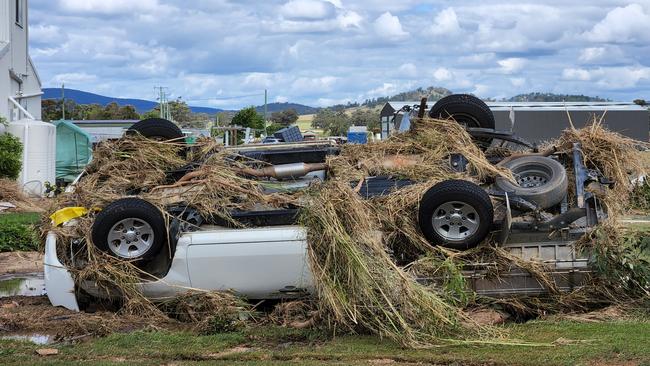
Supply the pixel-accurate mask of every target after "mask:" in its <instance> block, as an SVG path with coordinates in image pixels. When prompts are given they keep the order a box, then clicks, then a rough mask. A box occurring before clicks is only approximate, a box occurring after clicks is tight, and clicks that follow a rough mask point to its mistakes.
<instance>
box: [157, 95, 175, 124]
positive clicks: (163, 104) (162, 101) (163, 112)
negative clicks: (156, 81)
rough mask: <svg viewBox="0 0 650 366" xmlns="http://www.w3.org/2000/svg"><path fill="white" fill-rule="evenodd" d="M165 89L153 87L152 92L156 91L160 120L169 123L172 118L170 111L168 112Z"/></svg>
mask: <svg viewBox="0 0 650 366" xmlns="http://www.w3.org/2000/svg"><path fill="white" fill-rule="evenodd" d="M165 89H167V88H166V87H164V86H156V87H154V90H157V91H158V101H159V109H160V118H163V119H166V120H169V121H171V120H172V116H171V111H170V110H169V102H168V101H167V92H165Z"/></svg>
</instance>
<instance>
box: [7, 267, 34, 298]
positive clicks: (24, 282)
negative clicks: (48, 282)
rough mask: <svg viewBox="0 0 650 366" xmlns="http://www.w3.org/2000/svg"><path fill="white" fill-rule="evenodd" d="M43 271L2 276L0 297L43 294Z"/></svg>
mask: <svg viewBox="0 0 650 366" xmlns="http://www.w3.org/2000/svg"><path fill="white" fill-rule="evenodd" d="M43 295H45V280H44V279H43V273H42V272H41V273H29V274H21V275H7V276H0V298H3V297H13V296H43Z"/></svg>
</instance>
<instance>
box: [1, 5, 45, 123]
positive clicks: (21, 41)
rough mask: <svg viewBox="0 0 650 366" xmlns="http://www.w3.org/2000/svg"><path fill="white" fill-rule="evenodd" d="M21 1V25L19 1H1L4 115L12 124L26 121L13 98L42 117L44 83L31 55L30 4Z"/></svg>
mask: <svg viewBox="0 0 650 366" xmlns="http://www.w3.org/2000/svg"><path fill="white" fill-rule="evenodd" d="M18 2H19V3H20V4H22V17H21V21H20V22H16V6H17V1H16V0H2V1H0V19H1V20H2V21H1V22H0V115H1V116H3V117H5V118H6V119H7V120H9V121H13V120H17V119H22V118H26V116H24V115H23V113H21V112H20V111H19V110H18V108H16V107H15V106H14V105H13V104H12V103H11V102H9V100H8V98H9V97H13V98H14V99H16V100H17V101H18V102H20V104H21V105H22V106H23V107H24V108H25V109H27V111H28V112H29V113H30V114H32V116H33V117H34V118H35V119H40V117H41V96H40V93H41V82H40V80H39V78H38V73H37V72H36V70H35V68H34V66H33V64H32V62H31V60H30V58H29V54H28V40H29V29H28V24H29V17H28V1H27V0H18ZM3 44H4V47H3ZM23 96H26V97H23Z"/></svg>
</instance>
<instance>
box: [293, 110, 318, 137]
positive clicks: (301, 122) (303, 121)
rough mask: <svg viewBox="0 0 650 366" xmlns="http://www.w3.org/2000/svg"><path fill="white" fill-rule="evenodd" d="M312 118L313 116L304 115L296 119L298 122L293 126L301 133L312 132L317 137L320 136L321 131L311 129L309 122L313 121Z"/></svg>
mask: <svg viewBox="0 0 650 366" xmlns="http://www.w3.org/2000/svg"><path fill="white" fill-rule="evenodd" d="M314 116H315V115H314V114H304V115H302V116H300V117H298V121H297V122H296V123H295V124H296V126H298V127H299V128H300V131H301V132H303V133H304V132H306V131H312V132H315V133H316V134H317V135H320V136H322V135H323V130H319V129H314V128H312V127H311V121H313V120H314Z"/></svg>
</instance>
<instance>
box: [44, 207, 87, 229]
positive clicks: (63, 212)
mask: <svg viewBox="0 0 650 366" xmlns="http://www.w3.org/2000/svg"><path fill="white" fill-rule="evenodd" d="M87 213H88V210H87V209H86V208H85V207H66V208H62V209H60V210H58V211H57V212H55V213H53V214H52V215H51V216H50V219H51V220H52V222H53V223H54V226H59V225H63V224H65V223H66V222H68V221H70V220H74V219H76V218H78V217H81V216H84V215H85V214H87Z"/></svg>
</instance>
